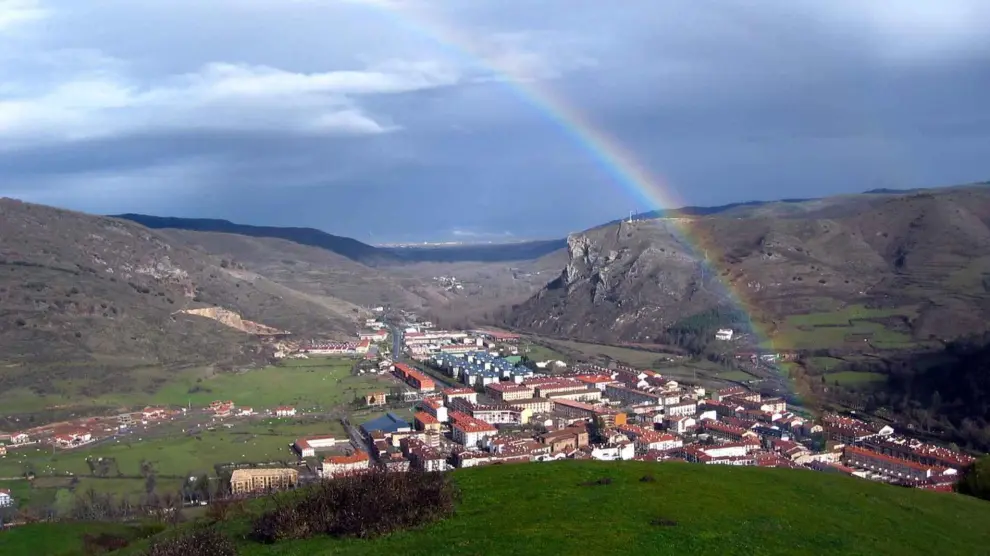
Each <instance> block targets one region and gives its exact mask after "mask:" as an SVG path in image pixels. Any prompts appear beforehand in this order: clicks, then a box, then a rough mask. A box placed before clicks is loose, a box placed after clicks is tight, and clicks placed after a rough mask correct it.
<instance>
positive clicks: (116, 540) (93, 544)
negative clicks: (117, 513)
mask: <svg viewBox="0 0 990 556" xmlns="http://www.w3.org/2000/svg"><path fill="white" fill-rule="evenodd" d="M127 544H128V540H127V539H126V538H125V537H120V536H117V535H111V534H110V533H99V534H96V535H90V534H88V533H87V534H85V535H83V549H84V550H85V551H86V554H103V553H104V552H112V551H114V550H120V549H121V548H124V547H125V546H127Z"/></svg>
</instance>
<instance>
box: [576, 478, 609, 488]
mask: <svg viewBox="0 0 990 556" xmlns="http://www.w3.org/2000/svg"><path fill="white" fill-rule="evenodd" d="M610 484H612V477H602V478H601V479H596V480H594V481H585V482H583V483H581V486H586V487H590V486H605V485H610Z"/></svg>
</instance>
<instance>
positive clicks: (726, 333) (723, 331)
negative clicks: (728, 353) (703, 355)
mask: <svg viewBox="0 0 990 556" xmlns="http://www.w3.org/2000/svg"><path fill="white" fill-rule="evenodd" d="M715 339H716V340H721V341H723V342H728V341H729V340H731V339H732V329H731V328H719V329H718V332H716V333H715Z"/></svg>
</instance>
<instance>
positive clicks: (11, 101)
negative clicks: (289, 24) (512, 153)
mask: <svg viewBox="0 0 990 556" xmlns="http://www.w3.org/2000/svg"><path fill="white" fill-rule="evenodd" d="M56 58H58V57H56ZM62 58H63V61H64V57H62ZM79 60H80V61H83V62H86V63H85V64H84V66H85V67H82V68H79V69H78V70H77V71H76V73H75V75H73V76H72V77H70V78H69V79H67V80H66V81H64V82H61V83H56V84H53V85H51V86H50V87H49V88H47V89H46V90H44V91H42V92H38V93H36V94H30V95H28V94H21V95H15V94H13V92H11V90H8V91H7V93H6V94H3V93H2V92H0V145H3V144H4V143H7V144H20V143H24V142H32V141H36V140H39V139H55V140H57V139H62V140H74V139H89V138H96V137H104V136H112V135H118V134H122V133H126V132H133V131H143V130H148V129H162V128H166V129H170V128H171V129H183V128H194V129H200V130H201V129H204V128H205V129H209V128H214V129H230V130H282V131H290V132H292V131H295V132H303V133H345V134H369V133H384V132H387V131H391V130H394V129H396V126H395V125H392V124H390V123H387V122H386V121H385V119H384V118H382V119H376V118H375V117H373V116H371V115H368V114H366V113H365V112H364V111H363V110H362V109H361V108H360V107H359V106H358V104H357V101H358V99H359V98H360V97H361V96H363V95H372V94H389V93H402V92H409V91H416V90H422V89H429V88H435V87H442V86H446V85H450V84H453V83H456V82H457V81H458V79H459V78H458V75H457V74H456V73H455V72H454V71H452V70H451V69H449V68H447V67H445V66H443V65H441V64H438V63H434V62H408V61H403V60H392V61H389V62H386V63H383V64H380V65H378V66H376V67H371V68H368V69H366V70H360V71H355V70H345V71H327V72H313V73H304V72H291V71H286V70H282V69H278V68H272V67H266V66H252V65H245V64H230V63H212V64H207V65H205V66H204V67H202V68H200V69H199V70H198V71H196V72H192V73H187V74H182V75H175V76H171V77H168V78H165V79H162V80H159V81H157V82H155V83H152V84H142V83H140V82H138V81H137V80H135V79H131V78H128V76H127V75H125V74H122V73H121V72H120V71H121V68H123V67H125V64H123V63H120V62H119V61H114V60H112V59H107V58H105V57H98V56H93V55H92V53H89V52H87V53H84V54H83V55H82V56H80V58H79ZM94 61H96V62H97V65H96V66H95V67H94V66H93V65H92V63H93V62H94ZM31 88H33V87H31V86H28V85H26V86H25V87H24V89H31Z"/></svg>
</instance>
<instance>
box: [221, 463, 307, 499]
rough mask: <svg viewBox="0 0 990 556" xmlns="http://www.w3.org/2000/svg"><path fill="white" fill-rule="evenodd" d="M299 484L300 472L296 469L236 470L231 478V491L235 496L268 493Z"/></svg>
mask: <svg viewBox="0 0 990 556" xmlns="http://www.w3.org/2000/svg"><path fill="white" fill-rule="evenodd" d="M298 483H299V471H297V470H295V469H290V468H276V469H235V470H234V472H233V473H232V474H231V476H230V491H231V492H232V493H234V494H246V493H249V492H267V491H270V490H282V489H286V488H291V487H294V486H296V484H298Z"/></svg>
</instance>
